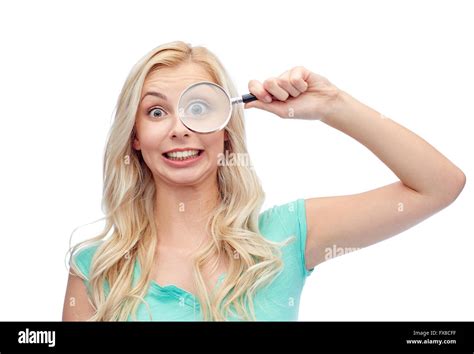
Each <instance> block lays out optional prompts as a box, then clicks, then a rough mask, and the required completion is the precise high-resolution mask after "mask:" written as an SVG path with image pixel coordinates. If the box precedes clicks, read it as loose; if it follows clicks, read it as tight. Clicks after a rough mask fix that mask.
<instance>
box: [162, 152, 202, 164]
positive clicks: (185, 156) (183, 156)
mask: <svg viewBox="0 0 474 354" xmlns="http://www.w3.org/2000/svg"><path fill="white" fill-rule="evenodd" d="M203 151H204V150H186V151H172V152H165V153H163V154H162V155H163V156H164V157H165V158H167V159H168V160H172V161H184V160H192V159H195V158H197V157H199V156H200V155H201V154H202V152H203Z"/></svg>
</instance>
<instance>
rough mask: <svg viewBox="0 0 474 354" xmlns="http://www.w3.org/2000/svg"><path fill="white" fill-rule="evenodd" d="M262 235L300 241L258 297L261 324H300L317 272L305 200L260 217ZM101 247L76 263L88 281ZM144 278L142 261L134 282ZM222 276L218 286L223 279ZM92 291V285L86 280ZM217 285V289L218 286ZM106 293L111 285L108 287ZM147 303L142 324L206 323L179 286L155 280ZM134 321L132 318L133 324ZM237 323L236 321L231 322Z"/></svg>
mask: <svg viewBox="0 0 474 354" xmlns="http://www.w3.org/2000/svg"><path fill="white" fill-rule="evenodd" d="M259 228H260V232H261V234H262V235H263V236H264V237H266V238H267V239H269V240H271V241H278V242H279V241H284V240H285V239H287V238H288V237H290V236H292V235H294V236H295V237H296V240H295V241H293V242H291V243H290V244H288V245H287V246H284V247H283V248H282V255H283V263H284V266H283V270H282V272H281V273H280V274H279V275H277V276H276V277H275V278H274V280H273V281H272V282H271V283H270V284H269V285H267V286H266V287H265V288H260V289H259V290H257V293H256V295H255V297H254V309H255V316H256V319H257V321H296V320H298V311H299V303H300V296H301V292H302V290H303V286H304V284H305V280H306V277H308V276H309V275H310V274H311V273H312V272H313V270H314V268H313V269H311V270H307V269H306V267H305V257H304V250H305V244H306V211H305V204H304V199H297V200H295V201H293V202H290V203H287V204H283V205H275V206H273V207H271V208H269V209H267V210H265V211H264V212H262V213H261V214H260V215H259ZM97 247H98V245H92V246H88V247H86V248H84V249H82V250H80V251H79V252H78V253H77V254H76V256H75V257H74V260H75V261H76V264H77V266H78V267H79V269H80V270H81V271H82V273H83V274H84V275H85V277H86V278H87V279H89V266H90V263H91V260H92V256H93V255H94V252H95V250H96V249H97ZM139 275H140V265H139V263H138V261H137V262H136V263H135V268H134V281H135V280H136V279H138V276H139ZM224 276H225V273H224V274H221V276H220V277H219V280H218V284H219V283H220V282H221V281H222V280H223V277H224ZM84 283H85V284H86V286H87V288H88V289H89V290H90V286H89V282H88V281H87V280H84ZM218 284H216V286H217V285H218ZM105 286H106V291H108V285H107V284H106V285H105ZM144 299H145V301H146V302H147V304H148V306H149V311H150V312H151V315H152V318H150V314H149V312H148V311H147V308H146V305H145V304H144V303H141V304H140V305H139V307H138V310H137V313H136V319H137V320H138V321H150V320H152V321H202V320H203V317H202V314H201V311H200V304H199V301H198V299H197V297H195V296H194V295H193V294H191V293H189V292H187V291H185V290H183V289H181V288H179V287H177V286H175V285H167V286H163V287H162V286H160V285H159V284H158V283H157V282H155V281H153V280H152V281H151V282H150V286H149V289H148V292H147V294H146V296H145V298H144ZM132 319H133V318H132V317H131V316H130V317H129V319H128V320H129V321H131V320H132ZM229 320H231V321H232V320H234V319H229Z"/></svg>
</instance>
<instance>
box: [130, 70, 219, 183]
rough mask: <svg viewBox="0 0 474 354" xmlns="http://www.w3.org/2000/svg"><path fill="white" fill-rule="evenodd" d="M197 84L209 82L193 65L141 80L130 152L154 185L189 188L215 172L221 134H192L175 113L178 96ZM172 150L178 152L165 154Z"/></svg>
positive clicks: (156, 72) (205, 73) (203, 71)
mask: <svg viewBox="0 0 474 354" xmlns="http://www.w3.org/2000/svg"><path fill="white" fill-rule="evenodd" d="M199 81H213V80H212V78H211V77H210V76H209V74H208V73H207V72H206V71H205V70H204V69H203V68H202V67H201V66H200V65H198V64H195V63H186V64H181V65H180V66H177V67H173V68H160V69H159V71H155V72H153V73H151V74H149V75H148V77H147V78H146V80H145V83H144V85H143V90H142V94H141V102H140V104H139V106H138V111H137V116H136V121H135V131H136V136H135V139H134V141H133V148H134V149H136V150H140V151H141V153H142V156H143V159H144V160H145V162H146V164H147V166H148V167H149V168H150V170H151V171H152V173H153V176H154V178H155V181H156V179H158V180H161V181H163V182H165V183H168V184H174V185H193V184H197V183H200V182H202V181H203V180H205V179H206V178H209V177H214V176H215V174H216V172H217V162H218V154H219V153H222V152H223V151H224V138H226V136H225V134H224V130H221V131H218V132H214V133H209V134H199V133H195V132H192V131H191V130H189V129H188V128H186V127H185V126H184V125H183V124H182V123H181V121H180V120H179V118H178V115H177V112H176V110H177V105H178V99H179V96H180V94H181V92H182V91H183V90H184V89H185V88H186V87H187V86H189V85H190V84H192V83H195V82H199ZM176 149H178V150H181V152H174V153H173V152H171V153H169V152H170V151H173V150H176ZM196 150H197V151H198V155H195V153H196Z"/></svg>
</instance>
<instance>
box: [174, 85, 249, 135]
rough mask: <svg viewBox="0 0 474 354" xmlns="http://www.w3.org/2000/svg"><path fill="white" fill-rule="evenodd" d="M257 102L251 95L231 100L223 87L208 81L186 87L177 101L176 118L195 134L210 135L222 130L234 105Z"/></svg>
mask: <svg viewBox="0 0 474 354" xmlns="http://www.w3.org/2000/svg"><path fill="white" fill-rule="evenodd" d="M255 100H257V97H255V96H254V95H252V94H251V93H248V94H245V95H242V96H240V97H234V98H231V97H230V95H229V94H228V93H227V91H226V90H224V88H223V87H221V86H220V85H217V84H215V83H213V82H209V81H201V82H197V83H194V84H192V85H190V86H188V87H187V88H186V89H185V90H184V91H183V92H182V93H181V95H180V97H179V101H178V117H179V119H180V120H181V122H182V123H183V124H184V125H185V126H186V127H187V128H188V129H189V130H192V131H194V132H196V133H212V132H215V131H218V130H220V129H222V128H224V127H225V126H226V125H227V123H229V120H230V117H231V116H232V107H233V105H234V104H238V103H247V102H252V101H255Z"/></svg>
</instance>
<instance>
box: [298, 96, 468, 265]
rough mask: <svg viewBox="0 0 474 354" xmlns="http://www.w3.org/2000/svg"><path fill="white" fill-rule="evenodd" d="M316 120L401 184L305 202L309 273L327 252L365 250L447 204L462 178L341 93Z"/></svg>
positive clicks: (414, 138) (406, 133)
mask: <svg viewBox="0 0 474 354" xmlns="http://www.w3.org/2000/svg"><path fill="white" fill-rule="evenodd" d="M338 101H339V103H338V104H336V105H335V107H336V108H335V109H334V111H333V113H332V114H330V115H328V116H326V117H324V118H321V121H323V122H324V123H326V124H328V125H329V126H331V127H333V128H336V129H338V130H340V131H341V132H343V133H345V134H347V135H349V136H351V137H352V138H354V139H356V140H357V141H359V142H360V143H361V144H363V145H365V146H366V147H367V148H368V149H369V150H371V151H372V152H373V153H374V154H375V155H376V156H377V157H378V158H379V159H380V160H382V161H383V162H384V163H385V164H386V165H387V166H388V167H389V168H390V169H391V170H392V171H393V172H394V173H395V174H396V175H397V177H398V178H399V179H400V181H399V182H396V183H393V184H389V185H386V186H384V187H381V188H377V189H373V190H370V191H367V192H364V193H360V194H354V195H346V196H337V197H325V198H311V199H307V200H306V213H307V219H308V224H307V225H308V230H307V232H308V236H307V244H306V266H307V268H308V269H311V268H313V267H314V266H316V265H317V264H319V263H321V262H323V261H325V260H327V259H328V255H333V256H334V252H332V253H331V251H329V250H334V249H338V248H339V249H344V248H348V249H351V248H352V249H354V248H361V247H365V246H369V245H371V244H374V243H376V242H379V241H381V240H384V239H386V238H389V237H391V236H393V235H396V234H398V233H400V232H402V231H404V230H406V229H408V228H410V227H412V226H413V225H416V224H417V223H419V222H421V221H422V220H424V219H426V218H428V217H429V216H431V215H433V214H434V213H436V212H437V211H439V210H441V209H443V208H445V207H446V206H448V205H449V204H451V203H452V202H453V201H454V200H455V199H456V198H457V196H458V195H459V193H461V191H462V189H463V187H464V184H465V181H466V177H465V175H464V173H463V172H462V171H461V170H460V169H459V168H458V167H456V166H455V165H454V164H453V163H452V162H451V161H449V160H448V159H447V158H446V157H444V156H443V155H442V154H441V153H440V152H439V151H437V150H436V149H435V148H434V147H433V146H431V145H430V144H428V143H427V142H426V141H425V140H423V139H422V138H421V137H419V136H418V135H416V134H415V133H413V132H411V131H410V130H408V129H406V128H404V127H403V126H401V125H400V124H397V123H396V122H394V121H393V120H391V119H389V118H386V117H384V116H382V115H381V114H380V113H378V112H376V111H375V110H373V109H371V108H370V107H368V106H366V105H364V104H363V103H361V102H359V101H357V100H356V99H354V98H353V97H351V96H350V95H349V94H347V93H346V92H343V91H341V92H340V94H339V98H338Z"/></svg>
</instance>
